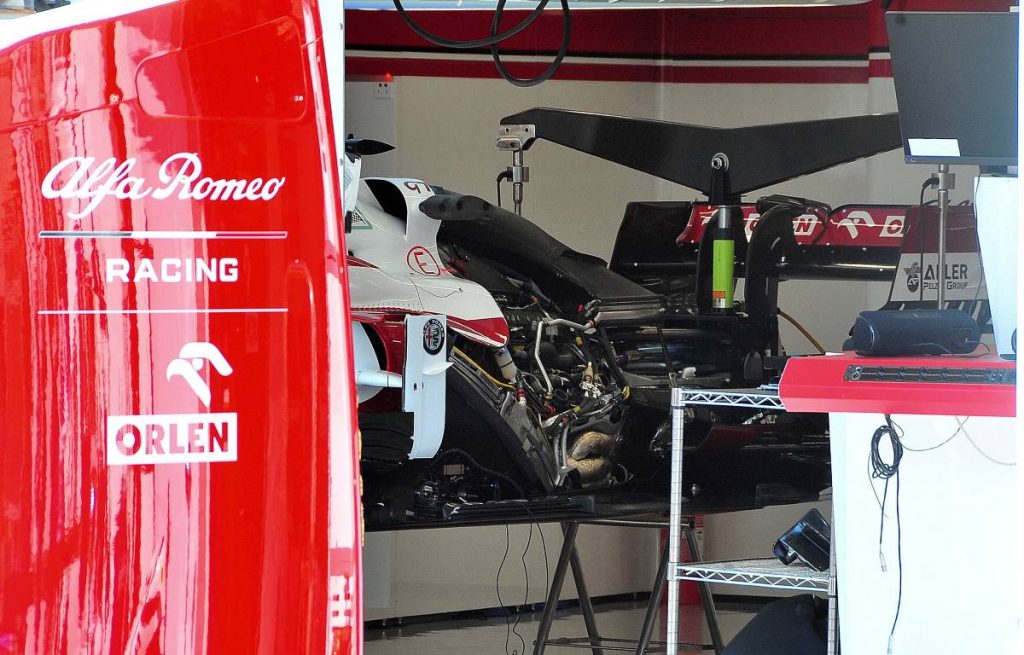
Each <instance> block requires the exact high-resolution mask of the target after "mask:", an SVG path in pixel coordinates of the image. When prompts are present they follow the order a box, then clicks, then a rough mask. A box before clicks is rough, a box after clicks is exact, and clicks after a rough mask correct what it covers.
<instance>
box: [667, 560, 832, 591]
mask: <svg viewBox="0 0 1024 655" xmlns="http://www.w3.org/2000/svg"><path fill="white" fill-rule="evenodd" d="M675 571H676V579H677V580H695V581H697V582H719V583H723V584H738V585H744V586H747V587H765V588H767V589H803V590H806V591H828V571H815V570H814V569H812V568H811V567H809V566H806V565H801V564H797V563H793V564H790V565H789V566H787V565H785V564H783V563H782V562H780V561H779V560H777V559H744V560H734V561H731V562H698V563H696V564H678V565H677V566H676V569H675Z"/></svg>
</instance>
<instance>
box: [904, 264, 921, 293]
mask: <svg viewBox="0 0 1024 655" xmlns="http://www.w3.org/2000/svg"><path fill="white" fill-rule="evenodd" d="M903 270H904V271H905V272H906V274H907V291H909V292H910V293H917V290H918V289H920V288H921V263H920V262H914V263H913V264H911V265H910V266H909V267H907V268H904V269H903Z"/></svg>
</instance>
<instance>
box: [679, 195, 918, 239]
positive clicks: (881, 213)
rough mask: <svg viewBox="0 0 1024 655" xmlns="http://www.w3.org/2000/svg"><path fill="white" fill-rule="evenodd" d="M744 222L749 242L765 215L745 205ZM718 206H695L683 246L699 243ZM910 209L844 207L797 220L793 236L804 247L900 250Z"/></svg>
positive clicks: (755, 208) (885, 206)
mask: <svg viewBox="0 0 1024 655" xmlns="http://www.w3.org/2000/svg"><path fill="white" fill-rule="evenodd" d="M742 207H743V223H744V229H745V231H746V233H747V239H749V238H750V236H751V235H752V234H753V233H754V230H755V229H756V228H757V224H758V222H759V221H760V220H761V214H760V213H758V211H757V207H755V206H754V205H752V204H744V205H742ZM716 209H717V206H715V205H709V204H698V205H694V207H693V211H692V213H691V214H690V222H689V224H688V225H687V226H686V230H684V231H683V233H682V235H680V237H679V238H678V239H677V240H676V243H677V244H679V245H683V244H699V243H700V241H701V239H702V238H703V236H704V231H705V229H706V228H707V225H708V223H710V222H711V219H712V217H713V216H714V214H715V211H716ZM906 215H907V208H906V207H905V206H902V205H865V206H844V207H839V208H838V209H835V210H833V212H832V213H831V214H830V215H829V216H828V220H827V221H825V220H823V216H820V215H816V214H810V213H808V214H802V215H800V216H797V217H796V218H795V219H794V220H793V236H794V237H795V238H796V242H797V243H798V244H800V245H804V246H815V245H817V246H858V247H879V246H881V247H886V248H895V247H899V245H900V240H901V239H902V238H903V232H904V229H905V227H906Z"/></svg>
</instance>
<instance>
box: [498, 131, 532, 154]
mask: <svg viewBox="0 0 1024 655" xmlns="http://www.w3.org/2000/svg"><path fill="white" fill-rule="evenodd" d="M536 138H537V127H536V126H535V125H531V124H523V125H499V126H498V142H497V146H498V150H504V151H510V150H511V151H515V150H525V149H527V148H529V147H530V146H531V145H532V144H533V140H534V139H536Z"/></svg>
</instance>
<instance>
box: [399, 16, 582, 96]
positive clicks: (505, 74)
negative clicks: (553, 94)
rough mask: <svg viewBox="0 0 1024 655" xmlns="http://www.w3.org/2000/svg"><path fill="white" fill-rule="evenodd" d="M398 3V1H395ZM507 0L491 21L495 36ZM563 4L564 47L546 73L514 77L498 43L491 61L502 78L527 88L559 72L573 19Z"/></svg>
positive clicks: (492, 52) (567, 45)
mask: <svg viewBox="0 0 1024 655" xmlns="http://www.w3.org/2000/svg"><path fill="white" fill-rule="evenodd" d="M395 1H396V2H397V1H398V0H395ZM505 2H506V0H498V6H497V7H496V8H495V10H494V18H493V19H492V20H491V35H492V36H495V35H496V34H497V32H498V23H500V22H501V15H502V13H503V12H504V11H505ZM561 4H562V45H561V46H559V48H558V53H557V54H556V55H555V58H554V59H552V60H551V63H550V64H548V67H547V68H546V69H544V72H543V73H541V74H540V75H538V76H537V77H532V78H520V77H516V76H515V75H512V73H510V72H509V71H508V69H507V68H505V64H504V63H502V61H501V54H500V53H499V52H498V42H495V43H493V44H491V59H493V60H494V66H495V68H497V69H498V73H499V74H500V75H501V77H502V78H503V79H504V80H505V81H506V82H508V83H509V84H512V85H514V86H518V87H520V88H527V87H531V86H537V85H538V84H542V83H544V82H547V81H548V80H550V79H551V78H552V76H554V74H555V72H556V71H558V68H559V66H561V65H562V61H563V60H564V59H565V55H566V53H567V52H568V51H569V38H570V36H571V34H572V19H571V17H570V16H569V1H568V0H561Z"/></svg>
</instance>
